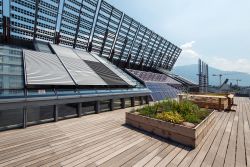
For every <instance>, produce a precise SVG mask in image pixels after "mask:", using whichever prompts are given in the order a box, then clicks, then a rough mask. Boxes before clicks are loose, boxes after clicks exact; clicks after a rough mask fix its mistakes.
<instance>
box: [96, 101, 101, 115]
mask: <svg viewBox="0 0 250 167" xmlns="http://www.w3.org/2000/svg"><path fill="white" fill-rule="evenodd" d="M100 110H101V109H100V101H96V103H95V113H96V114H99V113H100Z"/></svg>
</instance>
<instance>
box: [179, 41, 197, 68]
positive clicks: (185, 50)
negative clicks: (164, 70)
mask: <svg viewBox="0 0 250 167" xmlns="http://www.w3.org/2000/svg"><path fill="white" fill-rule="evenodd" d="M194 44H195V41H190V42H187V43H185V44H183V45H181V49H182V52H181V55H180V57H179V59H178V61H177V63H176V64H177V65H188V64H197V61H198V59H199V58H200V57H201V56H200V54H198V53H197V52H196V51H195V50H194V48H193V45H194Z"/></svg>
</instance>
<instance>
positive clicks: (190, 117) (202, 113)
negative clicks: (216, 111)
mask: <svg viewBox="0 0 250 167" xmlns="http://www.w3.org/2000/svg"><path fill="white" fill-rule="evenodd" d="M137 112H139V113H140V114H141V115H143V116H147V117H152V118H157V119H161V120H164V121H169V122H172V123H182V122H190V123H196V124H197V123H200V122H201V121H202V120H203V119H204V118H206V117H207V116H208V115H209V113H210V112H209V111H208V110H206V109H200V108H199V107H198V106H197V105H196V104H193V103H192V102H190V101H187V100H186V101H185V100H184V101H182V102H180V103H179V102H177V101H175V100H170V99H166V100H164V101H161V102H158V103H155V104H154V105H151V106H145V107H143V108H141V109H138V110H137Z"/></svg>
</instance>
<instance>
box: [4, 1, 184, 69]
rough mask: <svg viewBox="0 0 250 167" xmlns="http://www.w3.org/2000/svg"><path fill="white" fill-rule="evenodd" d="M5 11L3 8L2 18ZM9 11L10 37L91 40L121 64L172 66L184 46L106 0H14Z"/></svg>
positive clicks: (79, 43) (73, 42)
mask: <svg viewBox="0 0 250 167" xmlns="http://www.w3.org/2000/svg"><path fill="white" fill-rule="evenodd" d="M1 2H2V0H0V3H1ZM0 7H1V6H0ZM1 13H2V10H1V9H0V22H2V14H1ZM9 13H10V16H9V17H10V35H11V38H21V39H25V40H35V39H39V40H44V41H49V42H51V43H56V44H62V45H67V46H71V47H73V48H81V49H86V48H88V47H89V48H90V46H91V48H92V52H94V53H97V54H98V55H99V56H102V57H106V58H110V57H111V53H114V56H113V58H114V59H115V60H116V61H115V62H116V63H118V64H119V63H126V62H128V61H129V62H130V64H132V65H139V64H140V63H142V62H143V65H144V66H146V67H149V68H152V67H153V68H157V67H161V68H165V69H169V70H171V69H172V67H173V65H174V63H175V62H176V60H177V58H178V56H179V55H180V53H181V49H180V48H178V47H177V46H175V45H174V44H172V43H171V42H169V41H167V40H166V39H165V38H163V37H162V36H160V35H158V34H156V33H155V32H153V31H152V30H150V29H149V28H147V27H145V26H143V25H142V24H140V23H139V22H138V21H136V20H134V19H133V18H131V17H129V16H128V15H126V14H125V13H123V12H122V11H120V10H118V9H116V8H115V7H114V6H112V5H110V4H109V3H107V2H106V1H104V0H64V1H60V0H39V1H35V0H12V1H11V2H10V11H9ZM2 30H3V27H2V26H1V29H0V31H1V32H2ZM113 51H114V52H113ZM130 55H131V56H130Z"/></svg>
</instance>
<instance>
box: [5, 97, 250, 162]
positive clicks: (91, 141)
mask: <svg viewBox="0 0 250 167" xmlns="http://www.w3.org/2000/svg"><path fill="white" fill-rule="evenodd" d="M235 103H237V104H238V106H237V107H235V109H236V112H217V113H216V115H217V120H216V124H215V125H214V126H213V127H212V128H211V129H210V131H209V132H208V134H207V136H206V137H205V138H204V139H203V141H202V142H201V144H200V145H199V146H198V147H197V148H196V149H194V150H190V149H189V148H187V147H184V146H182V145H178V144H176V143H172V142H169V141H164V140H161V139H158V138H157V137H156V136H150V135H148V134H145V133H143V132H140V131H136V130H134V129H131V128H128V127H126V126H124V121H125V110H118V111H113V112H107V113H101V114H98V115H89V116H85V117H82V118H75V119H69V120H65V121H60V122H57V123H49V124H43V125H37V126H32V127H29V128H27V129H18V130H12V131H6V132H1V133H0V166H11V167H12V166H70V167H72V166H103V167H104V166H105V167H110V166H147V167H152V166H160V167H161V166H181V167H184V166H215V167H220V166H236V167H240V166H250V128H249V126H250V100H249V99H248V98H236V100H235Z"/></svg>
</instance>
